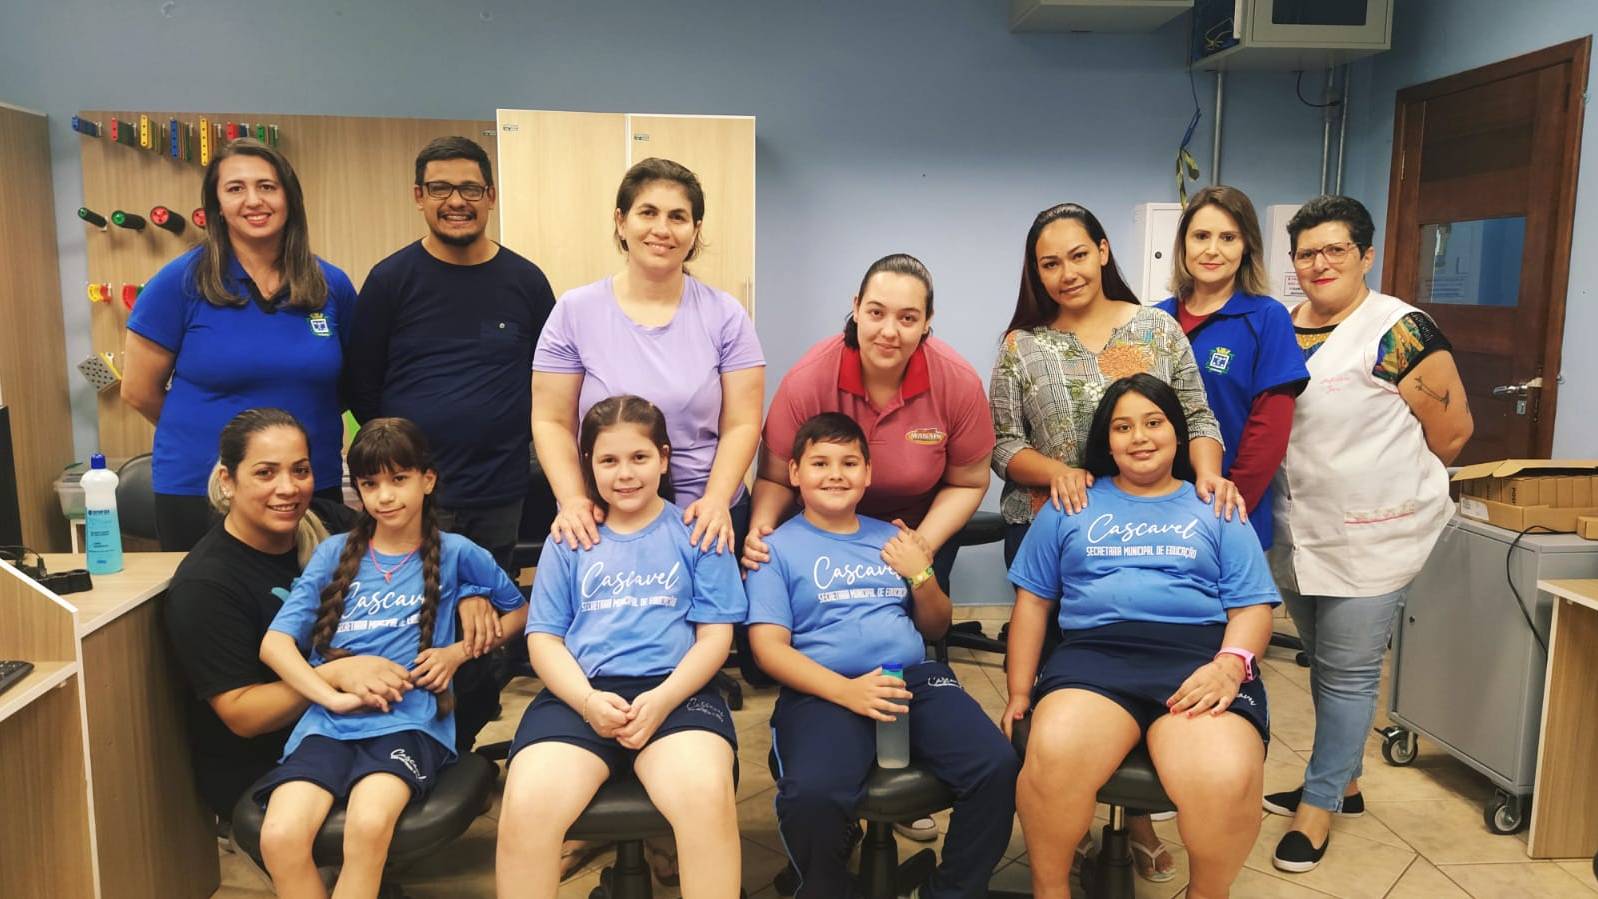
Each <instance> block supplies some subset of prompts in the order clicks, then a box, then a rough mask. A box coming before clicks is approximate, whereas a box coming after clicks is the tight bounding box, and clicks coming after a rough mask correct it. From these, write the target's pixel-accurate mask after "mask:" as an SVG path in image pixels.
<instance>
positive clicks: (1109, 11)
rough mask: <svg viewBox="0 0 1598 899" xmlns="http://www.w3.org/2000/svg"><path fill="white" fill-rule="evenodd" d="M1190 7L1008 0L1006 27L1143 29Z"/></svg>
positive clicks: (1136, 0)
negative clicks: (1008, 23) (1008, 10)
mask: <svg viewBox="0 0 1598 899" xmlns="http://www.w3.org/2000/svg"><path fill="white" fill-rule="evenodd" d="M1192 8H1193V0H1010V30H1011V31H1017V32H1020V31H1033V32H1037V31H1041V32H1062V31H1066V32H1080V31H1092V32H1099V33H1121V34H1136V33H1146V32H1150V31H1154V30H1156V29H1158V28H1159V27H1160V26H1162V25H1164V24H1165V23H1166V22H1169V21H1171V20H1172V19H1174V18H1176V17H1177V16H1179V15H1181V14H1182V13H1185V12H1187V11H1188V10H1190V9H1192Z"/></svg>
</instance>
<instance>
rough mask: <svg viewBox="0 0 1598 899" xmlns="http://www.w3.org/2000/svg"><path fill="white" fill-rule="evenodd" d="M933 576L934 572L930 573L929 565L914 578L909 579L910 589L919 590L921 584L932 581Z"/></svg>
mask: <svg viewBox="0 0 1598 899" xmlns="http://www.w3.org/2000/svg"><path fill="white" fill-rule="evenodd" d="M933 574H934V572H933V571H932V566H931V565H928V566H927V567H925V568H923V569H921V571H920V573H918V574H917V575H916V576H915V577H912V578H910V589H911V590H916V589H919V588H920V586H921V585H922V584H925V583H926V582H927V581H929V580H932V577H933Z"/></svg>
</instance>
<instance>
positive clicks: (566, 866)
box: [560, 840, 610, 881]
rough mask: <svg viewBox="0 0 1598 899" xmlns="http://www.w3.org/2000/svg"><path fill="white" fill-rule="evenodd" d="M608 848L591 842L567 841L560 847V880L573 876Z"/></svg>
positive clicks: (603, 844)
mask: <svg viewBox="0 0 1598 899" xmlns="http://www.w3.org/2000/svg"><path fill="white" fill-rule="evenodd" d="M608 848H610V844H609V843H605V842H599V841H592V840H567V841H566V842H564V843H562V844H561V846H560V879H561V880H563V881H564V880H568V879H570V878H571V876H572V875H573V874H576V873H577V872H578V871H581V870H582V869H583V868H586V867H587V866H588V863H589V862H591V861H593V860H594V859H596V858H598V857H599V856H600V854H601V853H603V852H604V851H605V850H606V849H608Z"/></svg>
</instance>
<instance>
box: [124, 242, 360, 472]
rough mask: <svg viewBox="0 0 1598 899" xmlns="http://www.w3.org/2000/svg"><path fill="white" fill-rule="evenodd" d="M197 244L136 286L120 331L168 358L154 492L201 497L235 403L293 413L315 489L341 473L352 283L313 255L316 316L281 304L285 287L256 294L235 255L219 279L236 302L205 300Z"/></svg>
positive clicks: (234, 412)
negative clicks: (342, 379)
mask: <svg viewBox="0 0 1598 899" xmlns="http://www.w3.org/2000/svg"><path fill="white" fill-rule="evenodd" d="M203 252H204V248H203V246H201V247H195V248H194V249H192V250H190V251H188V252H187V253H184V254H183V255H181V256H179V257H178V258H176V259H174V260H172V261H171V262H169V263H167V264H166V265H165V266H164V267H162V269H161V270H160V271H159V272H156V273H155V275H154V276H152V277H151V278H150V280H149V282H147V283H146V284H145V285H144V290H143V291H142V292H141V293H140V294H139V298H138V300H137V301H136V302H135V303H134V305H133V311H132V313H130V314H129V315H128V330H130V331H132V332H134V333H135V334H138V335H139V336H140V337H143V338H145V339H146V340H149V341H151V342H153V343H155V344H157V345H159V346H160V347H161V348H163V349H165V350H166V351H167V352H169V353H171V354H172V355H173V357H174V358H173V364H172V386H171V387H170V388H168V390H167V394H166V400H165V402H164V403H163V405H162V406H161V420H160V421H159V422H158V423H157V424H156V426H155V448H154V453H153V455H154V457H153V458H152V459H151V479H152V480H153V482H154V486H155V492H156V493H164V494H168V495H175V496H204V495H205V485H206V481H207V480H208V479H209V478H210V476H211V468H212V466H213V465H215V464H216V445H217V438H218V437H220V436H221V434H222V428H223V427H224V426H225V425H226V424H227V423H228V421H230V420H231V419H232V418H233V416H235V415H237V414H238V413H240V412H242V411H244V410H245V409H255V408H262V407H275V408H278V409H284V410H286V411H288V412H291V413H293V415H294V417H295V418H297V419H299V420H300V423H301V424H303V425H304V426H305V432H306V434H307V436H309V437H310V441H311V470H312V472H313V473H314V474H315V476H316V489H318V490H323V489H326V488H329V487H337V486H338V485H339V482H340V481H341V480H342V479H343V476H344V462H343V459H342V457H341V456H340V450H341V448H342V446H343V439H344V423H343V419H342V414H343V408H344V407H343V403H342V402H340V399H339V375H340V372H341V371H342V370H343V366H344V350H345V348H346V347H347V346H348V342H349V323H350V320H351V318H352V317H353V316H354V314H355V285H353V284H351V283H350V279H349V277H348V276H347V275H345V274H344V273H343V272H342V271H340V270H339V269H337V268H335V267H334V266H331V265H328V264H327V263H326V262H323V261H322V260H320V259H318V260H316V263H317V265H319V266H321V267H322V277H323V278H325V279H326V280H327V303H326V304H325V305H324V306H323V307H322V308H321V309H320V310H319V311H317V312H307V311H306V310H304V309H296V308H292V307H289V306H288V305H286V301H287V300H288V294H287V292H286V290H285V291H282V292H279V294H278V295H277V296H276V297H274V298H273V299H271V300H267V299H263V298H261V296H260V293H259V291H257V290H256V288H255V284H254V282H253V281H251V280H250V276H249V275H247V274H245V272H244V267H243V266H241V265H239V261H238V259H236V258H233V257H229V258H228V269H227V274H226V276H225V277H224V279H223V280H224V282H225V283H226V284H227V287H228V289H229V290H230V291H231V292H232V293H233V294H234V295H235V296H242V297H246V298H248V301H247V302H245V303H244V304H243V305H242V306H214V305H212V304H211V303H210V302H208V301H207V300H206V299H205V297H204V296H202V295H201V294H200V291H199V289H198V288H197V287H196V286H195V282H194V271H195V267H196V266H197V265H198V264H199V262H200V254H201V253H203Z"/></svg>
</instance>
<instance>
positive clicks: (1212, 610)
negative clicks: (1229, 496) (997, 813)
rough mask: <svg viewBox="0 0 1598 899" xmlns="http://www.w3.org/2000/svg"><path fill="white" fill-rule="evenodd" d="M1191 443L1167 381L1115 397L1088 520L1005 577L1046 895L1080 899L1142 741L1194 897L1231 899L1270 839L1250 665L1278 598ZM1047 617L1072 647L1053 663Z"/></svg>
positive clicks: (1048, 525)
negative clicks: (1100, 819) (1103, 823)
mask: <svg viewBox="0 0 1598 899" xmlns="http://www.w3.org/2000/svg"><path fill="white" fill-rule="evenodd" d="M1189 439H1190V438H1189V435H1188V430H1187V420H1186V418H1185V416H1184V415H1183V413H1182V405H1181V403H1180V401H1179V400H1178V398H1177V395H1176V393H1175V391H1173V390H1172V389H1171V388H1170V387H1169V386H1167V385H1166V384H1165V383H1164V382H1163V381H1161V380H1160V379H1158V378H1156V377H1154V376H1152V375H1147V374H1138V375H1132V376H1131V377H1127V378H1122V379H1120V380H1118V381H1116V382H1115V383H1114V384H1111V385H1110V387H1109V388H1108V389H1107V390H1106V391H1105V393H1104V398H1103V400H1102V401H1101V402H1100V404H1099V406H1098V410H1097V411H1096V412H1095V413H1094V417H1093V422H1092V425H1091V427H1090V429H1089V432H1088V440H1087V443H1086V454H1085V460H1084V463H1085V465H1086V468H1087V470H1088V472H1090V473H1091V474H1092V475H1094V477H1095V480H1094V482H1093V484H1092V486H1091V487H1089V488H1088V490H1087V494H1088V497H1089V499H1088V503H1087V508H1086V509H1085V510H1084V511H1082V512H1079V513H1077V514H1074V515H1067V514H1065V513H1064V512H1062V511H1060V510H1058V509H1056V508H1054V507H1053V506H1052V505H1048V504H1045V505H1044V506H1043V507H1042V509H1041V510H1040V511H1039V513H1038V517H1037V520H1036V521H1035V522H1034V523H1033V525H1032V527H1031V529H1030V530H1029V531H1028V532H1027V535H1026V537H1025V539H1024V540H1023V541H1022V543H1021V546H1020V548H1019V551H1018V552H1017V554H1016V559H1015V563H1014V565H1012V567H1011V569H1010V580H1011V581H1012V582H1013V583H1014V584H1015V586H1016V601H1015V610H1014V612H1013V613H1012V616H1011V619H1010V645H1009V650H1010V652H1009V670H1008V681H1009V689H1010V701H1009V704H1008V705H1007V706H1006V707H1005V711H1004V717H1003V719H1002V721H1001V725H1002V726H1003V727H1004V729H1005V731H1006V732H1007V733H1008V732H1010V731H1011V730H1012V729H1013V727H1014V725H1015V722H1016V721H1018V720H1020V719H1021V718H1022V717H1024V716H1025V715H1026V714H1027V713H1028V712H1029V711H1031V713H1032V731H1031V737H1030V739H1029V741H1028V743H1027V752H1026V760H1025V762H1024V764H1023V766H1022V768H1021V775H1020V779H1019V781H1018V783H1017V786H1016V806H1017V809H1018V810H1019V812H1020V815H1021V827H1022V830H1023V831H1024V832H1025V835H1026V842H1027V850H1028V853H1029V854H1030V857H1031V865H1032V878H1033V889H1034V891H1035V894H1036V895H1038V896H1050V897H1065V896H1067V895H1068V883H1067V882H1068V877H1069V873H1070V849H1069V847H1072V846H1075V845H1077V843H1078V841H1080V840H1081V839H1082V836H1083V835H1084V834H1085V833H1086V832H1087V829H1088V827H1089V825H1091V824H1092V822H1093V809H1094V803H1095V795H1096V794H1097V792H1098V790H1099V788H1100V787H1101V786H1103V784H1104V783H1105V782H1106V781H1107V780H1108V779H1109V778H1110V776H1111V775H1112V774H1113V773H1114V772H1115V770H1116V768H1118V767H1119V766H1120V764H1121V761H1122V759H1124V758H1125V757H1126V754H1127V753H1128V752H1129V751H1131V750H1132V748H1133V747H1135V746H1136V745H1137V744H1138V743H1139V742H1141V741H1144V740H1147V744H1148V750H1149V756H1150V758H1151V759H1152V760H1153V762H1154V767H1155V770H1156V771H1157V772H1158V773H1159V776H1160V781H1161V783H1162V784H1163V785H1164V787H1165V790H1166V792H1167V793H1168V794H1169V795H1170V797H1171V799H1172V801H1173V802H1174V803H1175V804H1176V806H1177V809H1178V811H1179V812H1181V814H1180V815H1179V816H1178V818H1177V823H1178V826H1179V828H1180V829H1181V833H1182V842H1183V845H1184V846H1186V847H1187V850H1188V855H1189V860H1190V868H1191V876H1192V880H1191V883H1190V884H1189V887H1188V895H1189V896H1192V897H1194V899H1214V897H1221V896H1226V895H1227V892H1228V890H1229V888H1230V885H1231V882H1232V880H1233V879H1234V878H1235V877H1236V876H1237V873H1238V871H1239V870H1240V869H1241V868H1242V866H1243V862H1244V860H1245V859H1246V858H1247V857H1248V853H1249V849H1250V847H1251V846H1252V845H1253V844H1254V838H1255V836H1256V835H1257V834H1258V832H1259V827H1260V816H1259V812H1258V810H1257V809H1256V808H1255V804H1256V803H1258V802H1259V801H1260V796H1261V794H1262V786H1263V780H1264V763H1265V742H1266V740H1268V739H1269V723H1268V722H1269V719H1268V716H1267V713H1266V701H1265V689H1264V686H1263V685H1262V684H1261V683H1260V682H1259V679H1258V668H1257V666H1256V665H1255V662H1254V657H1255V656H1256V655H1257V654H1259V653H1263V652H1264V651H1265V646H1266V643H1267V642H1268V641H1269V639H1270V632H1271V607H1272V606H1274V605H1276V604H1277V603H1279V602H1280V601H1281V600H1280V598H1279V596H1278V595H1277V591H1276V586H1275V584H1274V583H1273V582H1272V581H1271V577H1270V572H1269V571H1268V569H1267V566H1266V563H1265V555H1264V552H1263V550H1261V549H1260V545H1259V540H1258V539H1257V538H1256V537H1255V536H1254V532H1253V530H1252V529H1251V528H1250V527H1249V526H1248V524H1247V523H1245V522H1243V521H1242V520H1241V519H1233V520H1231V521H1226V520H1224V519H1221V518H1217V517H1216V516H1215V515H1214V512H1213V511H1212V510H1211V509H1210V507H1209V506H1208V505H1206V504H1205V503H1204V502H1203V501H1201V500H1200V499H1199V498H1198V497H1197V495H1196V493H1195V491H1194V488H1193V485H1192V484H1191V483H1189V482H1190V481H1191V479H1192V478H1193V469H1192V466H1191V464H1190V462H1189V457H1188V442H1189ZM1056 604H1058V609H1056ZM1051 618H1054V619H1055V623H1056V624H1057V626H1058V628H1059V632H1060V637H1061V640H1060V644H1059V646H1058V647H1057V648H1055V650H1054V651H1053V652H1052V653H1051V654H1050V655H1049V656H1048V658H1047V659H1046V660H1040V658H1039V656H1040V654H1041V651H1042V647H1043V642H1044V634H1045V631H1047V630H1048V629H1049V628H1050V626H1051V621H1050V619H1051ZM1040 661H1042V662H1043V665H1042V667H1041V671H1040V669H1039V662H1040ZM1227 713H1230V714H1227Z"/></svg>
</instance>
